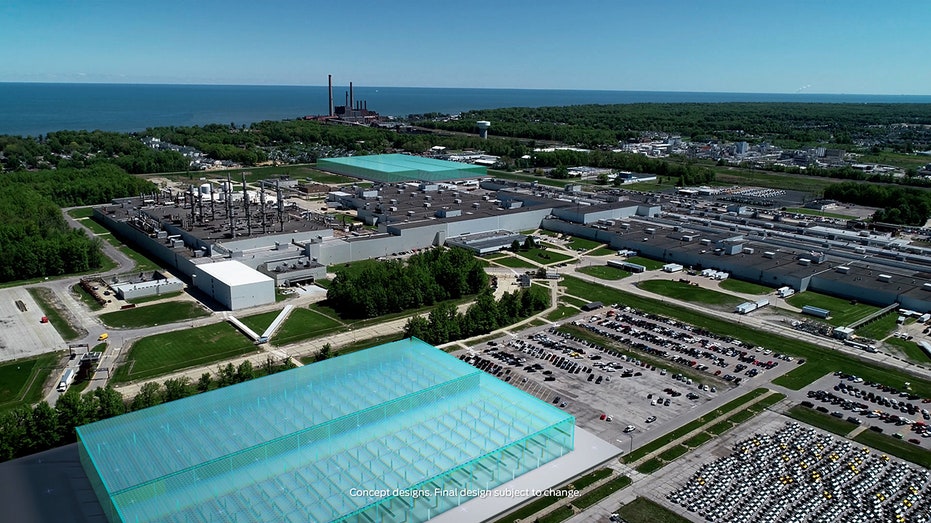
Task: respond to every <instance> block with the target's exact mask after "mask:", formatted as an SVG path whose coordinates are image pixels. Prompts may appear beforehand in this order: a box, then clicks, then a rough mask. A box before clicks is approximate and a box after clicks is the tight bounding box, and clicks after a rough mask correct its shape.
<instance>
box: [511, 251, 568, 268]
mask: <svg viewBox="0 0 931 523" xmlns="http://www.w3.org/2000/svg"><path fill="white" fill-rule="evenodd" d="M515 254H516V255H518V256H520V257H522V258H526V259H528V260H533V261H534V262H536V263H539V264H540V265H553V264H556V263H562V262H564V261H567V260H571V259H572V257H571V256H568V255H565V254H561V253H558V252H554V251H553V250H552V249H540V248H536V249H529V250H526V251H520V252H517V253H515ZM499 261H500V260H499Z"/></svg>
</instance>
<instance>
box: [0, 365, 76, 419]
mask: <svg viewBox="0 0 931 523" xmlns="http://www.w3.org/2000/svg"><path fill="white" fill-rule="evenodd" d="M60 357H61V354H60V353H57V352H51V353H46V354H42V355H40V356H35V357H32V358H25V359H20V360H14V361H10V362H6V363H3V364H2V365H0V412H2V411H7V410H10V409H13V408H16V407H18V406H20V405H31V404H32V403H36V402H38V401H39V400H40V399H41V398H42V394H43V392H44V391H43V390H42V386H43V385H44V384H45V381H46V380H47V379H48V378H49V375H50V374H51V373H52V372H53V371H55V372H60V371H59V370H58V369H55V366H56V365H57V364H58V361H59V358H60Z"/></svg>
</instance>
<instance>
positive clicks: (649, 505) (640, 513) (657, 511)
mask: <svg viewBox="0 0 931 523" xmlns="http://www.w3.org/2000/svg"><path fill="white" fill-rule="evenodd" d="M617 513H618V514H619V515H620V516H621V517H622V518H624V520H626V521H627V523H689V522H690V520H689V519H686V518H684V517H682V516H680V515H678V514H676V513H675V512H673V511H671V510H669V509H667V508H666V507H664V506H662V505H660V504H659V503H656V502H653V501H650V500H649V499H647V498H644V497H638V498H637V499H635V500H633V501H631V502H630V503H628V504H626V505H624V506H622V507H621V508H619V509H618V510H617Z"/></svg>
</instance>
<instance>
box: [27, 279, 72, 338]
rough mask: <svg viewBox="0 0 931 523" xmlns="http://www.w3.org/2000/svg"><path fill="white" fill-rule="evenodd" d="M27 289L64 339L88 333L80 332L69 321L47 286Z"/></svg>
mask: <svg viewBox="0 0 931 523" xmlns="http://www.w3.org/2000/svg"><path fill="white" fill-rule="evenodd" d="M27 290H28V291H29V294H30V295H31V296H32V299H34V300H35V301H36V304H37V305H38V306H39V308H40V309H42V312H43V313H44V314H45V316H46V317H48V322H49V323H51V324H52V327H54V328H55V330H56V331H58V334H60V335H61V337H62V339H64V340H65V341H71V340H74V339H77V338H80V337H82V336H84V335H85V334H86V333H82V332H80V331H79V330H78V329H76V328H75V327H74V326H73V325H71V324H70V323H68V320H67V319H65V316H64V314H62V311H61V310H59V308H58V306H56V303H57V300H55V295H54V293H53V292H52V291H51V290H50V289H47V288H45V287H30V288H29V289H27Z"/></svg>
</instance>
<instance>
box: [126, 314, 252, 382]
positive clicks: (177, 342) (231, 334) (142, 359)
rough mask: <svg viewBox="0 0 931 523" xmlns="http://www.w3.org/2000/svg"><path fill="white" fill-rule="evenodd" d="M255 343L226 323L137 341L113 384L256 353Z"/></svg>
mask: <svg viewBox="0 0 931 523" xmlns="http://www.w3.org/2000/svg"><path fill="white" fill-rule="evenodd" d="M255 350H256V349H255V345H254V344H253V343H252V340H250V339H249V338H247V337H246V336H245V335H243V334H242V333H241V332H239V330H237V329H236V328H235V327H233V326H232V325H230V324H229V323H227V322H221V323H214V324H211V325H205V326H203V327H195V328H193V329H184V330H180V331H175V332H166V333H164V334H156V335H154V336H148V337H145V338H142V339H140V340H139V341H137V342H135V343H134V344H133V345H132V346H131V347H130V348H129V352H128V353H127V356H126V362H125V363H123V364H122V365H121V366H119V367H118V368H117V369H116V372H115V373H114V374H113V378H112V379H111V382H112V383H114V384H116V383H125V382H128V381H133V380H147V379H152V378H154V377H157V376H161V375H163V374H169V373H171V372H175V371H177V370H181V369H185V368H188V367H199V366H203V365H209V364H211V363H214V362H217V361H222V360H225V359H229V358H233V357H236V356H239V355H242V354H248V353H250V352H254V351H255Z"/></svg>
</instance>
